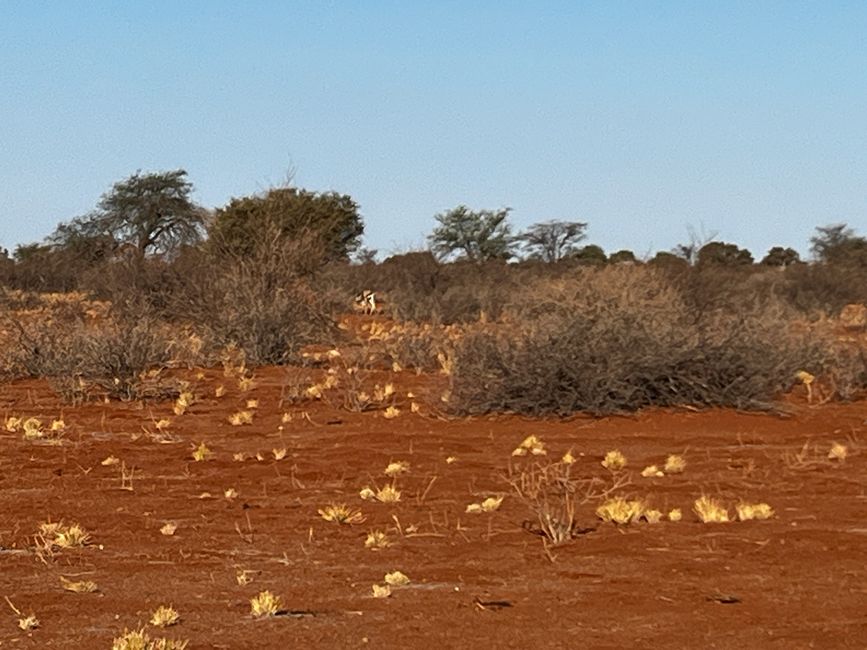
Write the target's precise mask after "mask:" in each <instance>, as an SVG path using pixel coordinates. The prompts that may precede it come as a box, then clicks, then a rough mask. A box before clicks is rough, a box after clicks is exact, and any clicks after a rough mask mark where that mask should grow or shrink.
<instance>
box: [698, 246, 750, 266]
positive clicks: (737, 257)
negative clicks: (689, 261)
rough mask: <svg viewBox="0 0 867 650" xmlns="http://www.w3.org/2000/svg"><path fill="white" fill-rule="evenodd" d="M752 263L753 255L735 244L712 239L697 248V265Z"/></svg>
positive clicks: (742, 264) (741, 264)
mask: <svg viewBox="0 0 867 650" xmlns="http://www.w3.org/2000/svg"><path fill="white" fill-rule="evenodd" d="M752 263H753V255H752V253H750V252H749V251H748V250H747V249H746V248H740V247H738V246H737V244H727V243H725V242H718V241H712V242H710V243H708V244H705V245H704V246H702V247H701V248H700V249H698V255H697V261H696V264H698V265H699V266H708V265H718V266H744V265H749V264H752Z"/></svg>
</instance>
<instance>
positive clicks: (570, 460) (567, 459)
mask: <svg viewBox="0 0 867 650" xmlns="http://www.w3.org/2000/svg"><path fill="white" fill-rule="evenodd" d="M560 462H561V463H563V464H564V465H572V464H574V463H575V456H574V455H573V454H572V450H571V449H570V450H569V451H567V452H566V453H565V454H563V458H561V459H560Z"/></svg>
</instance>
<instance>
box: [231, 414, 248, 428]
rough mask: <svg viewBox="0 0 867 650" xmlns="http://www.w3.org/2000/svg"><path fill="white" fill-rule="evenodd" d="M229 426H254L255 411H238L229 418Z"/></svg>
mask: <svg viewBox="0 0 867 650" xmlns="http://www.w3.org/2000/svg"><path fill="white" fill-rule="evenodd" d="M229 424H231V425H232V426H233V427H240V426H242V425H244V424H253V411H238V412H237V413H232V415H230V416H229Z"/></svg>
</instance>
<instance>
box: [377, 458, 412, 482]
mask: <svg viewBox="0 0 867 650" xmlns="http://www.w3.org/2000/svg"><path fill="white" fill-rule="evenodd" d="M408 471H409V463H407V462H406V461H403V460H399V461H396V462H393V463H389V464H388V467H386V468H385V471H384V472H383V474H385V475H386V476H388V477H389V478H397V477H398V476H400V475H401V474H406V473H407V472H408Z"/></svg>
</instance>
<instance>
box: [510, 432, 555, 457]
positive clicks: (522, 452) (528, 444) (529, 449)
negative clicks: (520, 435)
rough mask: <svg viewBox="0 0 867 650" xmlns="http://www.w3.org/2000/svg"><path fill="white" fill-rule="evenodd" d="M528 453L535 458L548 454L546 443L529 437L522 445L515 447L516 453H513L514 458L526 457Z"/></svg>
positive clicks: (534, 437)
mask: <svg viewBox="0 0 867 650" xmlns="http://www.w3.org/2000/svg"><path fill="white" fill-rule="evenodd" d="M528 453H529V454H532V455H533V456H544V455H545V454H547V453H548V452H547V450H546V449H545V443H544V442H542V441H541V440H540V439H539V438H537V437H536V436H527V437H526V438H524V440H523V442H521V444H520V445H518V446H517V447H515V449H514V451H512V456H526V455H527V454H528Z"/></svg>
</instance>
